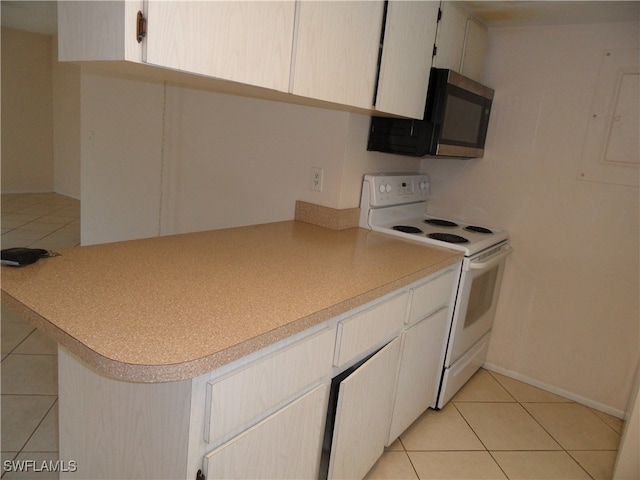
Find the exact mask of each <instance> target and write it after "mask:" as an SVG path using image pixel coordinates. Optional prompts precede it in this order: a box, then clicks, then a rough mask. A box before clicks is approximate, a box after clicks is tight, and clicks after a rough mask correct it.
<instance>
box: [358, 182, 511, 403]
mask: <svg viewBox="0 0 640 480" xmlns="http://www.w3.org/2000/svg"><path fill="white" fill-rule="evenodd" d="M430 187H431V184H430V181H429V176H428V175H426V174H421V173H384V174H368V175H365V177H364V182H363V185H362V195H361V199H360V209H361V213H360V227H362V228H369V229H371V230H374V231H378V232H381V233H385V234H388V235H395V236H399V237H403V238H408V239H411V240H415V241H418V242H422V243H425V244H429V245H436V246H440V247H446V248H451V249H454V250H459V251H462V252H463V253H464V256H465V258H464V261H463V264H462V269H461V273H460V279H459V282H458V286H457V295H456V302H455V305H454V308H453V309H452V315H451V323H450V326H449V334H448V338H447V346H446V354H445V358H444V365H443V366H442V376H441V378H440V379H439V385H438V387H437V390H438V392H439V393H438V397H437V400H436V401H435V402H434V404H433V405H432V407H433V408H442V407H443V406H444V405H445V404H446V403H447V402H448V401H449V400H450V399H451V397H452V396H453V395H454V394H455V393H456V392H457V391H458V390H459V389H460V388H461V387H462V386H463V385H464V384H465V383H466V382H467V380H469V378H471V376H473V374H474V373H475V372H476V371H477V370H478V369H479V368H480V367H481V366H482V364H483V363H484V361H485V358H486V354H487V350H488V346H489V339H490V335H491V328H492V326H493V319H494V316H495V310H496V305H497V301H498V294H499V291H500V284H501V281H502V275H503V272H504V268H505V264H506V257H507V256H508V255H509V253H510V251H511V247H510V246H509V241H508V234H507V232H505V231H504V230H501V229H497V228H493V227H486V226H482V225H474V224H471V223H468V222H461V221H457V220H455V219H450V218H441V217H433V216H430V215H428V214H427V201H428V199H429V195H430ZM472 292H473V295H471V293H472Z"/></svg>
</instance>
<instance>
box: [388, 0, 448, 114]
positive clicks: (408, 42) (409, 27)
mask: <svg viewBox="0 0 640 480" xmlns="http://www.w3.org/2000/svg"><path fill="white" fill-rule="evenodd" d="M438 8H439V3H438V2H389V6H388V8H387V19H386V24H385V32H384V44H383V48H382V59H381V64H380V76H379V80H378V92H377V98H376V110H378V111H380V112H386V113H393V114H397V115H403V116H406V117H411V118H420V119H422V118H423V116H424V106H425V102H426V99H427V88H428V86H429V70H430V69H431V60H432V54H433V45H434V43H435V37H436V28H437V25H438Z"/></svg>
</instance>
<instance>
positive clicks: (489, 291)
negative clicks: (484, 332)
mask: <svg viewBox="0 0 640 480" xmlns="http://www.w3.org/2000/svg"><path fill="white" fill-rule="evenodd" d="M499 269H500V267H499V265H497V266H495V267H494V268H492V269H491V270H488V271H486V272H484V273H482V274H480V275H478V276H477V277H475V278H474V279H473V283H472V284H471V292H470V293H469V304H468V306H467V315H466V317H465V319H464V328H467V327H468V326H470V325H473V324H474V323H475V322H476V321H477V320H478V319H480V318H482V316H483V315H484V314H485V313H487V312H488V311H489V309H491V305H492V304H493V298H494V291H495V288H496V283H497V280H498V272H499Z"/></svg>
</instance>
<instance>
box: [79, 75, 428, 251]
mask: <svg viewBox="0 0 640 480" xmlns="http://www.w3.org/2000/svg"><path fill="white" fill-rule="evenodd" d="M81 109H82V125H81V135H82V203H81V205H82V243H83V244H85V245H87V244H93V243H102V242H109V241H117V240H125V239H132V238H143V237H150V236H155V235H158V234H172V233H183V232H190V231H198V230H206V229H216V228H225V227H232V226H239V225H248V224H256V223H266V222H274V221H280V220H291V219H293V216H294V211H295V202H296V200H304V201H308V202H312V203H316V204H320V205H325V206H328V207H333V208H346V207H357V206H358V205H359V202H360V185H361V183H362V173H363V172H364V170H363V169H364V168H365V167H364V166H363V160H362V158H360V159H359V160H358V161H357V162H354V165H357V168H356V169H355V171H351V170H352V169H351V167H350V165H351V159H350V158H346V157H347V156H348V155H349V154H350V153H351V152H352V150H353V149H352V147H351V140H350V139H351V138H352V137H353V136H354V133H353V129H354V128H355V130H356V131H357V133H356V135H357V137H358V138H357V140H356V141H355V143H356V144H358V145H359V148H360V150H361V152H362V153H361V155H362V154H366V151H365V147H366V133H367V128H368V122H369V118H368V117H366V116H361V115H352V114H350V113H346V112H341V111H334V110H325V109H321V108H314V107H306V106H300V105H290V104H283V103H276V102H271V101H266V100H257V99H250V98H244V97H237V96H233V95H225V94H219V93H213V92H208V91H202V90H195V89H189V88H184V87H180V86H176V85H171V84H169V85H165V84H163V83H157V82H151V81H148V80H144V81H143V80H140V79H137V78H134V77H127V76H124V75H114V74H106V73H104V72H101V71H98V70H91V69H88V68H86V69H84V70H83V73H82V106H81ZM354 125H355V127H354ZM91 138H92V140H91ZM382 163H385V162H384V161H383V162H378V164H380V165H381V164H382ZM386 163H388V164H390V165H391V167H387V168H393V166H394V165H395V164H396V161H395V160H391V161H389V160H388V159H387V160H386ZM398 163H402V162H398ZM404 163H406V161H405V162H404ZM378 164H376V165H375V166H376V167H378V166H380V165H378ZM413 165H414V167H415V168H417V161H416V160H413ZM311 167H322V168H323V169H324V188H323V191H322V192H316V191H312V190H311V189H310V188H309V186H310V179H311ZM344 169H347V170H349V171H350V172H349V178H350V179H351V180H352V181H351V183H350V184H347V186H346V187H345V185H344V184H343V177H344V175H345V174H344V171H343V170H344ZM344 190H346V191H348V193H349V195H347V197H348V198H347V199H346V200H345V199H344V196H345V195H344Z"/></svg>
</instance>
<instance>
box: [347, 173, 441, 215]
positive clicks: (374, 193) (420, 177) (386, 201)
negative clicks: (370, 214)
mask: <svg viewBox="0 0 640 480" xmlns="http://www.w3.org/2000/svg"><path fill="white" fill-rule="evenodd" d="M429 192H430V184H429V176H428V175H426V174H424V173H380V174H369V175H365V177H364V183H363V184H362V197H361V201H360V207H361V208H367V207H370V208H376V207H387V206H392V205H402V204H405V203H415V202H421V201H426V200H427V199H428V198H429Z"/></svg>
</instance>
